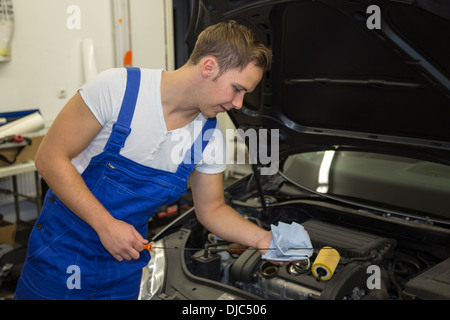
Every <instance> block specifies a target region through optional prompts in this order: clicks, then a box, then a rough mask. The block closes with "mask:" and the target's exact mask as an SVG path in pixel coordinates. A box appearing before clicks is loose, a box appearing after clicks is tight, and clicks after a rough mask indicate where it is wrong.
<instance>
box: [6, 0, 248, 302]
mask: <svg viewBox="0 0 450 320" xmlns="http://www.w3.org/2000/svg"><path fill="white" fill-rule="evenodd" d="M190 10H191V1H190V0H96V1H90V0H34V1H20V0H0V121H1V119H2V118H3V119H5V120H4V122H6V124H8V123H11V122H14V121H19V120H20V119H21V116H24V117H26V116H28V115H29V114H34V113H35V112H37V115H38V116H39V119H40V120H41V121H42V123H41V125H42V127H40V128H39V130H36V131H33V132H27V133H26V134H23V136H24V137H28V138H30V139H31V138H33V137H34V138H33V139H34V140H33V142H34V143H32V144H31V146H30V145H27V146H25V147H24V149H22V148H20V150H21V152H23V153H22V154H21V157H20V158H18V159H17V161H13V162H14V163H13V164H10V163H5V162H2V161H1V160H0V299H11V298H12V297H13V293H14V289H15V281H16V279H17V277H18V275H19V274H20V270H21V263H23V260H24V259H25V254H26V244H27V240H28V236H29V232H30V230H31V228H32V226H33V223H34V221H35V220H36V219H37V217H38V214H39V208H40V204H41V202H42V197H43V195H44V194H45V191H46V184H45V182H42V181H41V179H40V177H39V175H38V174H37V173H36V172H35V170H34V163H33V162H32V159H33V154H34V152H35V151H36V149H37V147H38V143H39V139H41V138H42V136H43V135H45V132H46V130H47V129H48V127H49V126H50V125H51V123H52V121H53V120H54V119H55V117H56V116H57V114H58V112H59V111H60V110H61V109H62V107H63V106H64V105H65V103H66V102H67V101H68V100H69V99H70V98H71V96H72V95H73V94H74V93H75V92H76V91H77V89H78V88H80V87H81V86H82V85H83V83H85V82H86V81H88V80H90V79H91V78H92V77H93V76H95V74H97V73H99V72H101V71H104V70H106V69H109V68H113V67H123V66H128V65H132V66H138V67H142V68H165V69H166V70H173V69H175V68H177V67H179V66H181V65H182V64H184V62H185V61H186V60H187V58H188V52H187V47H186V45H185V43H184V35H185V34H186V31H187V28H188V25H189V17H190V14H191V12H190ZM219 121H220V123H221V126H222V128H223V129H224V130H225V129H226V128H233V125H232V123H231V121H230V120H229V118H228V116H227V115H220V118H219ZM6 124H5V125H6ZM1 128H2V127H1V126H0V133H1V130H2V129H1ZM20 134H21V133H20ZM2 138H3V137H0V140H1V139H2ZM3 140H5V139H3ZM5 141H6V140H5ZM5 141H3V142H5ZM6 142H8V143H13V142H11V141H6ZM227 143H228V141H227ZM0 147H1V146H0ZM3 147H4V148H3V149H1V148H0V155H1V154H2V153H6V152H7V151H8V150H9V152H11V148H12V150H16V149H17V150H19V147H14V146H13V147H10V146H8V148H7V149H8V150H6V149H5V148H6V145H4V146H3ZM227 147H228V148H236V147H238V148H245V147H244V146H242V145H236V143H235V142H234V141H230V143H229V145H227ZM24 150H27V152H25V151H24ZM14 152H15V151H14ZM29 153H31V155H30V154H29ZM30 160H31V161H30ZM227 168H228V169H227V171H226V174H225V176H226V183H229V182H231V181H233V180H234V178H237V177H239V176H241V175H242V174H245V173H246V172H247V171H248V170H249V168H248V167H247V166H246V165H228V167H227ZM191 206H192V199H191V198H190V196H189V193H187V194H186V195H185V196H184V197H183V198H182V199H181V200H180V201H179V202H178V203H175V204H174V205H173V206H168V207H165V208H161V209H160V211H159V212H158V214H157V215H155V218H153V220H154V221H151V226H152V229H151V230H150V234H152V233H155V232H157V230H159V229H160V228H161V227H163V226H164V225H165V224H166V223H168V222H170V221H171V220H173V218H174V217H176V216H177V215H178V214H180V213H182V212H183V211H185V210H187V209H189V208H190V207H191Z"/></svg>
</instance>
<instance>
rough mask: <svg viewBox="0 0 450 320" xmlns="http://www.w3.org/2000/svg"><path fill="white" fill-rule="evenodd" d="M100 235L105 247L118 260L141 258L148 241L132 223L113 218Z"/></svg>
mask: <svg viewBox="0 0 450 320" xmlns="http://www.w3.org/2000/svg"><path fill="white" fill-rule="evenodd" d="M98 236H99V238H100V241H101V243H102V245H103V247H104V248H105V249H106V250H107V251H108V252H109V253H110V254H111V255H112V256H113V257H114V258H115V259H116V260H118V261H122V260H131V259H139V257H140V252H141V251H142V250H143V245H144V244H147V243H148V240H146V239H144V238H143V237H142V235H141V234H140V233H139V232H137V230H136V229H135V228H134V227H133V226H132V225H130V224H128V223H126V222H124V221H121V220H116V219H113V220H111V222H109V223H108V225H105V226H104V227H103V228H102V229H101V230H100V231H98Z"/></svg>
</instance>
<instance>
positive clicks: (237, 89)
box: [233, 86, 241, 93]
mask: <svg viewBox="0 0 450 320" xmlns="http://www.w3.org/2000/svg"><path fill="white" fill-rule="evenodd" d="M233 90H234V92H237V93H239V92H241V90H240V89H239V88H238V87H236V86H233Z"/></svg>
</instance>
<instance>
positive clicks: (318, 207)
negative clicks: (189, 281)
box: [184, 196, 450, 300]
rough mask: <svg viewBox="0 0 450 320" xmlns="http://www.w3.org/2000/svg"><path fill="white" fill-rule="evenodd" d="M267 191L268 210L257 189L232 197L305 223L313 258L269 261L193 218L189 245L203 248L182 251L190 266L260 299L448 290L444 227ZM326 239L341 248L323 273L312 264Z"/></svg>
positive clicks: (271, 220)
mask: <svg viewBox="0 0 450 320" xmlns="http://www.w3.org/2000/svg"><path fill="white" fill-rule="evenodd" d="M268 199H269V200H270V201H268V202H267V203H269V205H268V207H267V208H266V210H262V209H261V208H258V207H257V206H255V203H256V202H257V199H255V198H254V197H253V198H252V197H249V198H247V200H246V201H240V200H239V201H235V202H233V207H234V208H235V209H236V210H237V211H238V212H240V213H241V214H242V215H243V216H244V217H245V218H247V219H249V220H251V221H253V222H254V223H256V224H258V225H259V226H261V227H263V228H266V229H267V230H269V229H270V224H277V223H278V221H283V222H286V223H290V222H293V221H295V222H297V223H300V224H301V225H302V226H303V227H304V228H305V229H306V230H307V232H308V234H309V236H310V238H311V242H312V244H313V247H314V254H313V255H312V256H311V257H310V259H307V260H301V261H298V262H291V263H289V264H287V265H276V264H272V263H271V262H269V261H267V260H263V259H261V254H260V252H259V251H258V250H256V249H254V248H242V247H241V246H239V245H238V244H235V243H229V242H226V241H223V240H221V239H218V238H217V237H216V236H215V235H214V234H211V233H209V232H208V231H207V230H206V229H204V228H203V227H202V226H201V225H199V224H196V226H195V227H194V228H193V229H192V230H195V231H192V232H191V233H190V236H189V240H188V241H187V244H186V248H189V247H193V248H194V247H199V246H200V247H203V248H204V249H203V250H186V251H185V253H184V259H185V263H186V267H187V269H188V270H189V272H191V273H192V274H193V275H195V276H197V277H200V278H205V279H208V280H212V281H215V282H220V283H221V284H225V285H228V286H232V287H234V288H237V289H240V290H243V291H245V292H248V293H250V294H252V295H254V296H257V297H260V298H263V299H282V300H285V299H287V300H298V299H326V300H335V299H346V300H361V299H380V300H390V299H394V300H397V299H449V298H450V273H449V271H448V270H450V258H449V257H450V251H449V250H450V249H449V247H448V243H449V232H448V230H447V229H445V228H440V227H436V226H432V225H424V224H420V223H417V222H412V221H401V220H398V219H397V220H395V219H392V218H390V217H383V216H374V215H371V214H368V213H367V212H365V211H364V210H361V209H356V208H348V207H341V206H339V205H336V204H332V203H326V202H322V201H315V200H297V201H286V202H284V203H277V202H276V198H275V197H270V196H269V197H268ZM197 223H198V222H197ZM325 247H331V248H333V249H335V250H336V251H337V252H338V253H339V256H340V258H339V263H338V264H337V266H336V269H335V270H334V274H333V275H332V276H331V278H330V279H329V280H326V281H325V280H321V279H320V278H317V277H316V276H315V275H314V274H313V272H312V268H311V266H312V265H313V263H314V261H315V260H316V258H317V256H318V254H319V253H320V251H321V250H323V249H324V248H325ZM439 270H440V271H439ZM437 288H439V290H436V289H437Z"/></svg>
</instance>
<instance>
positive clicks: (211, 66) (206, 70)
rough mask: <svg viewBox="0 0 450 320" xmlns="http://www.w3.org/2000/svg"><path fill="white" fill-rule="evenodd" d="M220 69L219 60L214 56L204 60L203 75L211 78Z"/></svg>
mask: <svg viewBox="0 0 450 320" xmlns="http://www.w3.org/2000/svg"><path fill="white" fill-rule="evenodd" d="M217 71H218V64H217V60H216V59H215V58H213V57H207V58H205V59H204V60H203V62H202V76H203V77H204V78H209V77H211V76H213V75H215V74H216V73H217Z"/></svg>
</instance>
